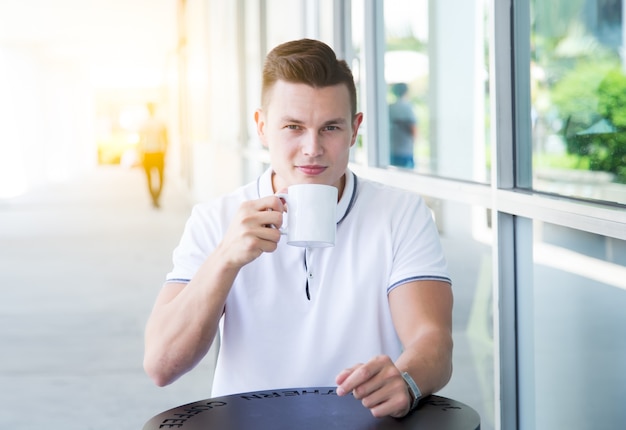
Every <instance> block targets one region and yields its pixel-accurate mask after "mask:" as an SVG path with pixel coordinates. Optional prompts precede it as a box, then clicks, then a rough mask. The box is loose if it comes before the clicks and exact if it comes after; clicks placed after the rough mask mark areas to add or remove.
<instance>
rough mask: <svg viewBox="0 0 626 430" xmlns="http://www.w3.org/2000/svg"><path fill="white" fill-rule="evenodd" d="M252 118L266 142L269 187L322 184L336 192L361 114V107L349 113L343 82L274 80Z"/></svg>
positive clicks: (279, 188) (282, 187)
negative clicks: (318, 85)
mask: <svg viewBox="0 0 626 430" xmlns="http://www.w3.org/2000/svg"><path fill="white" fill-rule="evenodd" d="M255 120H256V123H257V131H258V133H259V137H260V138H261V141H262V142H263V145H264V146H266V147H267V148H269V152H270V159H271V163H272V168H273V169H274V172H275V175H274V178H273V186H274V191H281V190H283V189H284V188H286V187H288V186H290V185H294V184H326V185H334V186H336V187H337V188H338V189H339V195H340V196H341V193H342V191H343V183H344V182H343V175H344V173H345V172H346V168H347V166H348V160H349V155H350V147H351V146H352V145H354V142H355V141H356V136H357V132H358V129H359V125H360V124H361V121H362V120H363V115H362V114H361V113H359V114H357V115H355V117H354V118H352V114H351V108H350V96H349V93H348V89H347V88H346V86H345V85H334V86H331V87H324V88H313V87H310V86H308V85H306V84H295V83H289V82H285V81H277V82H276V84H274V87H273V88H272V89H271V91H270V94H269V97H268V103H267V106H266V108H265V110H258V111H257V112H256V113H255Z"/></svg>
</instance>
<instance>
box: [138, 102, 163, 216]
mask: <svg viewBox="0 0 626 430" xmlns="http://www.w3.org/2000/svg"><path fill="white" fill-rule="evenodd" d="M146 108H147V110H148V115H149V116H148V118H147V119H146V121H145V122H144V123H143V124H142V126H141V129H140V141H139V153H140V156H141V161H142V165H143V168H144V171H145V172H146V179H147V184H148V192H149V193H150V197H151V199H152V205H153V206H154V207H155V208H158V207H159V206H160V203H159V200H160V198H161V192H162V191H163V176H164V170H165V151H166V149H167V128H166V127H165V124H163V122H162V121H160V120H159V119H158V118H157V117H156V105H155V104H154V103H148V104H147V105H146ZM155 174H156V176H155Z"/></svg>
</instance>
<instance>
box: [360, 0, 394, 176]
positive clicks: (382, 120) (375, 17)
mask: <svg viewBox="0 0 626 430" xmlns="http://www.w3.org/2000/svg"><path fill="white" fill-rule="evenodd" d="M383 6H384V2H382V1H378V0H364V19H365V27H364V28H365V34H364V39H363V40H364V49H365V91H366V93H367V94H366V97H365V99H366V106H365V108H366V114H367V115H368V118H367V119H366V121H365V126H366V133H367V140H366V145H367V165H368V166H380V165H386V164H387V163H386V162H384V160H386V159H387V158H388V157H385V154H386V153H388V152H387V146H388V138H387V136H386V133H387V130H388V128H389V127H388V125H389V124H388V122H389V118H388V116H387V100H386V89H387V85H386V82H385V61H384V58H385V19H384V7H383Z"/></svg>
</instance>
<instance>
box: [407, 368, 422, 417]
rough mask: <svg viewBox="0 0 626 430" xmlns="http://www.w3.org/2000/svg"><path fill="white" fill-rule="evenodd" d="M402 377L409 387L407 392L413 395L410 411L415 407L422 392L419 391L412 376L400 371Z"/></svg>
mask: <svg viewBox="0 0 626 430" xmlns="http://www.w3.org/2000/svg"><path fill="white" fill-rule="evenodd" d="M402 378H403V379H404V382H406V385H407V386H408V387H409V392H410V393H411V394H412V396H413V403H412V404H411V411H412V410H414V409H415V408H417V405H418V404H419V401H420V399H421V398H422V392H421V391H420V389H419V387H418V386H417V384H416V383H415V381H414V380H413V378H411V375H409V374H408V373H407V372H402Z"/></svg>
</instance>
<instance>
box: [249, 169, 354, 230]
mask: <svg viewBox="0 0 626 430" xmlns="http://www.w3.org/2000/svg"><path fill="white" fill-rule="evenodd" d="M272 172H273V171H272V169H271V168H269V169H267V170H266V171H265V172H263V174H262V175H261V176H259V178H258V179H257V189H258V191H259V197H266V196H271V195H273V194H274V189H273V188H272ZM356 182H357V181H356V175H355V174H354V173H353V172H352V171H351V170H350V169H347V170H346V183H345V186H344V188H343V194H342V195H341V199H339V202H338V203H337V224H339V223H340V222H341V221H342V220H343V219H344V218H345V217H346V215H347V214H348V212H349V211H350V208H351V207H352V204H353V203H354V199H355V197H356Z"/></svg>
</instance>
